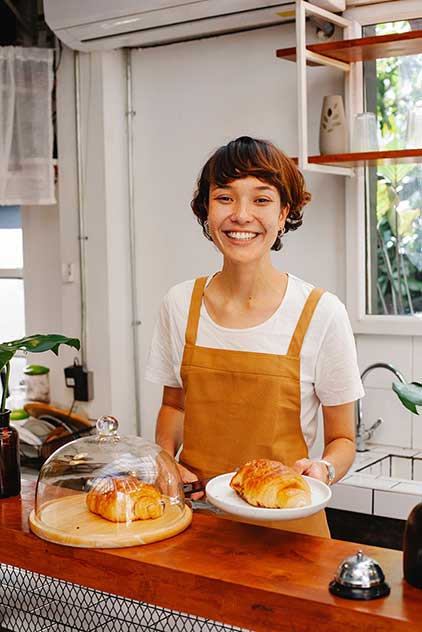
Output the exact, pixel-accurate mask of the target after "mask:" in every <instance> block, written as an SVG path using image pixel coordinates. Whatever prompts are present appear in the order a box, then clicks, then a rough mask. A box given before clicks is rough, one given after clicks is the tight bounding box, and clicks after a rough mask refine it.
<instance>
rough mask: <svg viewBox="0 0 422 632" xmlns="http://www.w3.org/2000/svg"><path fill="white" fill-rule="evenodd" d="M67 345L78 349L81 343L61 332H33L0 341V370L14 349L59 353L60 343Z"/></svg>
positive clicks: (13, 353)
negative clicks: (32, 333)
mask: <svg viewBox="0 0 422 632" xmlns="http://www.w3.org/2000/svg"><path fill="white" fill-rule="evenodd" d="M62 344H63V345H67V346H68V347H73V348H74V349H77V350H79V349H80V346H81V343H80V342H79V340H78V338H67V337H66V336H62V335H61V334H35V335H33V336H26V337H25V338H19V340H11V341H9V342H2V343H0V370H1V369H2V368H3V366H4V365H5V364H6V362H9V360H11V358H13V356H14V355H15V353H16V351H19V350H21V351H27V352H28V353H42V352H43V351H53V353H55V354H56V355H58V354H59V347H60V345H62Z"/></svg>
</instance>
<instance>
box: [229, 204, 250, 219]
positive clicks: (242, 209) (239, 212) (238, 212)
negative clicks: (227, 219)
mask: <svg viewBox="0 0 422 632" xmlns="http://www.w3.org/2000/svg"><path fill="white" fill-rule="evenodd" d="M231 219H232V220H233V221H236V222H248V221H250V219H251V214H250V209H249V203H248V201H247V200H244V201H242V200H241V201H239V202H236V204H235V205H234V208H233V212H232V215H231Z"/></svg>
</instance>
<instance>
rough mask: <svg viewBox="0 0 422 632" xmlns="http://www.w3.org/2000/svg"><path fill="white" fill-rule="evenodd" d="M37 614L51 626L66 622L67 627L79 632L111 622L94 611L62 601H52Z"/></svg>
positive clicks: (86, 631) (108, 618)
mask: <svg viewBox="0 0 422 632" xmlns="http://www.w3.org/2000/svg"><path fill="white" fill-rule="evenodd" d="M37 614H38V615H39V616H40V617H42V618H43V619H47V620H49V621H51V625H53V623H56V624H58V623H63V622H66V625H68V626H69V627H73V628H76V629H77V630H78V632H88V631H90V630H95V629H96V628H99V627H100V626H102V625H104V624H105V623H107V622H108V621H109V620H110V617H106V616H104V615H103V614H100V613H99V612H95V611H94V610H88V609H87V608H81V607H80V606H78V605H76V604H68V603H65V602H62V601H52V602H51V603H49V604H47V605H46V606H44V607H42V608H40V609H39V610H37Z"/></svg>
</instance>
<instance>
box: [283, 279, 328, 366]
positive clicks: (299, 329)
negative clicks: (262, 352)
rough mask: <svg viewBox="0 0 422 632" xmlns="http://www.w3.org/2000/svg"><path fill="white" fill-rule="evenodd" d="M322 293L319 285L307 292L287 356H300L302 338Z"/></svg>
mask: <svg viewBox="0 0 422 632" xmlns="http://www.w3.org/2000/svg"><path fill="white" fill-rule="evenodd" d="M323 294H324V290H323V289H322V288H321V287H314V289H313V290H312V291H311V293H310V294H309V296H308V298H307V300H306V303H305V305H304V307H303V310H302V313H301V315H300V317H299V320H298V322H297V325H296V329H295V330H294V333H293V336H292V339H291V340H290V345H289V349H288V351H287V355H288V356H292V357H295V358H298V357H299V356H300V350H301V349H302V343H303V339H304V338H305V334H306V332H307V329H308V327H309V323H310V322H311V319H312V316H313V314H314V311H315V308H316V306H317V305H318V301H319V299H320V298H321V296H322V295H323Z"/></svg>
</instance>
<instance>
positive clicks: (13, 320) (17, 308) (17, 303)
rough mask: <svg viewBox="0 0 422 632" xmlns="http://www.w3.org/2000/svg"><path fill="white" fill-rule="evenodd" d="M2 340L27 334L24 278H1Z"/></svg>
mask: <svg viewBox="0 0 422 632" xmlns="http://www.w3.org/2000/svg"><path fill="white" fill-rule="evenodd" d="M0 297H1V300H0V304H1V309H0V341H1V342H5V341H7V340H15V339H16V338H22V336H24V335H25V303H24V293H23V280H22V279H2V278H0Z"/></svg>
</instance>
